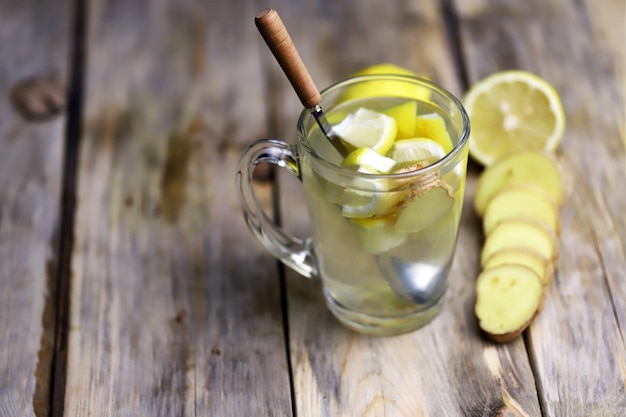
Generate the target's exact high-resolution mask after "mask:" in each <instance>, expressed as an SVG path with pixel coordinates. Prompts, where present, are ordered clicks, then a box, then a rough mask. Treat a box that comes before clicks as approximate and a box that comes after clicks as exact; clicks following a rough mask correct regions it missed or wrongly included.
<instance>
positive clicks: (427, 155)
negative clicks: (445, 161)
mask: <svg viewBox="0 0 626 417" xmlns="http://www.w3.org/2000/svg"><path fill="white" fill-rule="evenodd" d="M445 155H446V152H445V150H444V149H443V147H442V146H441V145H440V144H439V143H437V142H435V141H434V140H432V139H427V138H412V139H403V140H398V141H396V142H394V144H393V145H392V146H391V148H390V149H389V152H388V153H387V156H388V157H389V158H391V159H393V160H394V161H396V163H397V164H404V165H407V164H413V163H425V164H427V165H430V164H432V163H435V162H437V161H438V160H440V159H441V158H443V157H444V156H445Z"/></svg>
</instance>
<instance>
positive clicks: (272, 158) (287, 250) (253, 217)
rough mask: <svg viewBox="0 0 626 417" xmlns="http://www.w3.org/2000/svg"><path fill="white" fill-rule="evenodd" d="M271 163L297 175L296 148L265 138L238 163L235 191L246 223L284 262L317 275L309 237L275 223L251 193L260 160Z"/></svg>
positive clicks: (295, 268)
mask: <svg viewBox="0 0 626 417" xmlns="http://www.w3.org/2000/svg"><path fill="white" fill-rule="evenodd" d="M265 162H267V163H271V164H275V165H278V166H279V167H282V168H285V169H287V171H289V172H291V173H292V174H293V175H295V176H296V177H297V178H298V179H300V168H299V165H298V158H297V150H296V147H295V146H289V145H287V144H286V143H285V142H281V141H278V140H274V139H264V140H259V141H256V142H254V143H253V144H252V145H250V146H249V147H248V148H247V149H246V150H245V151H244V153H243V154H242V155H241V158H240V159H239V164H238V166H237V192H238V194H239V201H240V203H241V206H242V209H243V215H244V218H245V220H246V223H247V224H248V227H249V228H250V230H251V231H252V233H253V234H254V235H255V236H256V238H257V239H258V240H259V241H260V242H261V243H262V244H263V246H265V248H266V249H267V250H269V251H270V253H272V254H273V255H274V256H275V257H276V258H278V259H279V260H280V261H281V262H283V263H284V264H285V265H287V266H289V267H290V268H292V269H293V270H294V271H296V272H298V273H300V274H301V275H304V276H305V277H307V278H313V279H317V278H318V268H317V259H316V258H315V254H314V253H313V251H312V250H311V245H310V239H299V238H297V237H295V236H292V235H290V234H288V233H286V232H285V231H284V230H283V229H282V228H280V227H279V226H277V225H276V224H275V223H274V222H273V221H272V220H271V219H270V218H269V217H268V216H267V214H266V213H265V212H264V211H263V207H261V204H260V203H259V200H258V199H257V198H256V195H255V194H254V189H253V186H252V173H253V172H254V168H255V167H256V166H257V165H259V164H261V163H265Z"/></svg>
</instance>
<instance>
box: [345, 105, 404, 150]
mask: <svg viewBox="0 0 626 417" xmlns="http://www.w3.org/2000/svg"><path fill="white" fill-rule="evenodd" d="M333 131H334V132H335V133H336V134H337V135H339V137H341V139H342V140H343V141H344V142H345V143H347V144H348V145H350V146H352V147H353V148H364V147H368V148H371V149H373V150H374V151H376V152H378V153H379V154H381V155H384V154H385V153H387V151H388V150H389V148H390V147H391V145H393V142H394V140H395V139H396V132H397V126H396V120H395V119H394V118H393V117H390V116H387V115H386V114H383V113H379V112H377V111H374V110H370V109H366V108H364V107H360V108H358V109H357V110H356V111H355V112H354V113H350V114H349V115H348V116H346V118H345V119H343V120H342V121H341V122H340V123H338V124H336V125H335V126H333Z"/></svg>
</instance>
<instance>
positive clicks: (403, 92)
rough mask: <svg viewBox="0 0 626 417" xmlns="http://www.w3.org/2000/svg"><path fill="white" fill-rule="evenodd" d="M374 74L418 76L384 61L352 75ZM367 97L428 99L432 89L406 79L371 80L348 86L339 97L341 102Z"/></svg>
mask: <svg viewBox="0 0 626 417" xmlns="http://www.w3.org/2000/svg"><path fill="white" fill-rule="evenodd" d="M374 74H391V75H408V76H416V75H417V74H415V72H413V71H411V70H409V69H407V68H403V67H399V66H397V65H395V64H390V63H382V64H376V65H372V66H369V67H366V68H363V69H362V70H360V71H357V72H355V73H353V74H352V75H351V76H350V77H358V76H361V75H374ZM366 97H403V98H409V99H415V100H428V99H429V98H430V90H429V89H427V88H425V87H422V86H421V85H417V84H407V82H406V81H399V80H398V81H395V80H389V79H387V80H380V79H378V80H371V81H364V82H360V83H359V84H357V85H354V86H352V87H348V88H347V89H346V90H345V91H344V92H343V93H341V95H340V97H339V102H345V101H350V100H355V99H361V98H366Z"/></svg>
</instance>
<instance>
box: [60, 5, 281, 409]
mask: <svg viewBox="0 0 626 417" xmlns="http://www.w3.org/2000/svg"><path fill="white" fill-rule="evenodd" d="M89 9H90V13H89V23H90V25H89V27H90V37H89V41H88V52H89V53H88V57H87V59H88V65H87V94H86V98H85V101H86V113H85V119H84V127H85V129H84V130H85V131H84V137H83V143H82V149H81V159H80V167H79V189H78V196H77V198H78V202H77V204H78V206H77V214H76V233H75V235H76V236H75V250H74V253H73V262H72V281H71V285H72V287H71V288H72V297H71V300H72V303H71V318H70V332H69V351H68V356H69V359H68V375H67V390H66V400H65V415H67V416H83V415H87V414H89V415H101V416H110V415H119V416H131V415H150V416H173V415H176V416H191V415H194V416H195V415H202V416H218V415H233V416H239V415H268V416H269V415H281V416H282V415H288V414H290V412H291V404H290V394H289V393H290V389H289V375H288V372H287V361H286V358H287V355H286V351H285V344H284V336H283V329H282V317H281V306H280V299H279V285H278V284H279V283H278V278H277V271H276V266H275V262H274V260H273V259H271V257H270V256H269V255H267V254H266V253H265V252H264V251H263V250H262V249H261V247H260V245H258V244H257V243H256V242H254V239H253V238H252V237H251V235H250V233H249V231H248V230H247V228H246V226H245V223H244V221H243V219H242V217H241V215H240V211H239V205H238V201H237V199H236V195H235V190H234V178H235V172H236V170H235V165H236V162H237V159H238V156H239V154H240V153H241V151H242V149H243V145H244V144H247V143H248V142H250V141H251V139H252V138H256V137H260V136H262V135H263V132H264V126H265V108H264V106H263V103H262V93H263V85H262V83H261V79H260V69H259V64H258V59H259V57H258V47H259V45H258V44H257V43H256V42H255V40H256V36H257V35H256V29H255V28H254V24H253V23H252V22H253V20H252V19H253V17H254V14H255V12H256V10H255V8H254V7H253V6H252V4H251V2H250V1H240V2H238V4H237V7H233V6H232V4H230V3H228V4H227V3H225V2H223V1H185V2H181V1H175V0H172V1H167V0H162V1H139V2H127V1H125V0H110V1H106V0H103V1H93V2H91V3H90V7H89ZM241 16H247V17H248V18H249V24H245V25H244V24H239V21H240V19H241ZM259 197H260V198H262V199H263V200H264V201H266V206H267V205H269V198H270V187H269V186H265V187H261V188H260V190H259ZM268 381H271V383H268Z"/></svg>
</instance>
